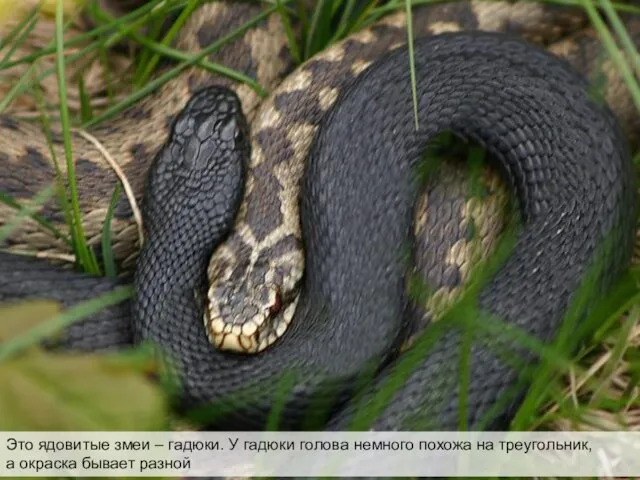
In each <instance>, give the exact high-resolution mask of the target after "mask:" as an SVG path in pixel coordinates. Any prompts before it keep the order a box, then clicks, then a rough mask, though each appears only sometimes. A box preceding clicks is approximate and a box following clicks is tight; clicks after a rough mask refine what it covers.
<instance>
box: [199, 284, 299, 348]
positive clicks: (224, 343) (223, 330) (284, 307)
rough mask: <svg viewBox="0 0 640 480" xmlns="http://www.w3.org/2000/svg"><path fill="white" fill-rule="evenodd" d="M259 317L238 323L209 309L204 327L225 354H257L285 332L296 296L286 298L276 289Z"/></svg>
mask: <svg viewBox="0 0 640 480" xmlns="http://www.w3.org/2000/svg"><path fill="white" fill-rule="evenodd" d="M274 293H275V295H274V296H273V298H272V301H271V302H270V305H269V306H268V307H267V308H266V309H265V310H264V311H263V312H262V313H261V314H258V315H254V316H253V317H251V318H249V319H244V321H242V322H241V323H240V322H233V321H231V322H229V321H225V320H224V319H223V318H222V317H221V316H220V315H216V314H214V312H212V310H211V309H209V311H208V314H205V325H206V327H207V334H208V336H209V341H210V342H211V343H212V344H213V346H214V347H215V348H217V349H218V350H220V351H224V352H232V353H240V354H256V353H260V352H262V351H263V350H265V349H266V348H267V347H269V346H271V345H273V344H274V343H275V342H276V341H277V340H278V339H279V338H281V337H282V336H283V335H284V333H285V332H286V331H287V329H288V327H289V325H290V323H291V320H292V319H293V314H294V313H295V308H296V304H297V301H298V297H297V296H295V295H294V296H293V297H292V298H290V299H289V298H285V297H283V296H282V294H281V293H280V291H279V290H275V291H274Z"/></svg>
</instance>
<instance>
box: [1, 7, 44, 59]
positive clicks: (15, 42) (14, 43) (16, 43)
mask: <svg viewBox="0 0 640 480" xmlns="http://www.w3.org/2000/svg"><path fill="white" fill-rule="evenodd" d="M25 20H27V23H26V25H24V24H23V22H24V20H23V21H22V22H20V24H18V31H19V30H20V29H22V28H23V27H24V29H22V31H20V33H19V35H17V37H16V38H15V39H14V38H11V40H8V42H11V43H8V42H7V43H5V42H6V39H4V41H0V50H2V48H4V45H2V44H3V43H5V44H6V45H11V47H10V48H9V49H8V50H7V53H5V55H4V57H2V60H0V66H1V65H5V64H6V63H7V62H8V61H9V60H10V59H11V57H12V56H13V54H14V53H15V51H16V50H17V49H18V48H19V47H20V46H21V45H22V44H23V43H24V41H25V40H26V39H27V37H28V36H29V34H30V33H31V32H32V31H33V29H34V28H35V26H36V25H37V24H38V10H37V9H34V10H32V12H31V14H30V15H29V16H28V17H26V19H25ZM13 33H14V32H13V31H12V32H11V34H13ZM11 34H9V35H7V38H10V37H11Z"/></svg>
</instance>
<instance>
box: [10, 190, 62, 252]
mask: <svg viewBox="0 0 640 480" xmlns="http://www.w3.org/2000/svg"><path fill="white" fill-rule="evenodd" d="M54 193H55V188H54V186H53V185H49V186H48V187H45V188H43V189H42V190H41V191H39V192H38V193H37V194H36V195H35V197H34V198H33V199H32V200H31V204H30V205H29V206H26V207H23V208H22V209H21V210H19V211H18V214H17V215H16V216H15V217H14V218H13V219H11V220H10V221H8V222H7V223H5V224H4V225H2V226H0V243H2V242H3V241H4V240H5V239H6V238H7V237H8V236H9V235H11V232H13V231H14V230H15V229H16V228H17V227H19V226H20V224H21V223H22V222H23V221H24V220H25V219H27V218H29V217H33V215H34V213H35V212H36V210H38V208H40V207H41V206H42V205H44V204H45V203H47V201H48V200H50V199H51V197H53V195H54Z"/></svg>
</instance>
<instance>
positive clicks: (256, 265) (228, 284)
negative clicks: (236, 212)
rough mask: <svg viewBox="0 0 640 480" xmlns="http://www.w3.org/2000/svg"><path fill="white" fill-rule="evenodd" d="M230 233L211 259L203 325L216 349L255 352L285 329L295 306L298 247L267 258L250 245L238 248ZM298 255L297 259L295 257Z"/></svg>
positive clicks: (299, 261) (299, 267)
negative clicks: (285, 254) (275, 256)
mask: <svg viewBox="0 0 640 480" xmlns="http://www.w3.org/2000/svg"><path fill="white" fill-rule="evenodd" d="M234 235H237V234H232V235H231V237H229V239H228V241H227V242H226V243H225V244H224V245H223V246H222V247H221V248H219V249H218V250H217V251H216V252H215V254H214V255H213V257H212V260H211V263H210V268H209V280H210V288H209V292H208V305H207V308H206V312H205V318H204V321H205V326H206V329H207V333H208V335H209V340H210V342H211V343H212V344H213V345H214V346H215V347H216V348H217V349H219V350H224V351H232V352H237V353H258V352H261V351H262V350H264V349H266V348H267V347H268V346H270V345H272V344H274V343H275V342H276V340H278V339H279V338H280V337H281V336H282V335H284V333H285V331H286V330H287V328H288V326H289V324H290V323H291V320H292V318H293V315H294V313H295V308H296V305H297V299H298V293H299V285H300V280H301V278H302V268H303V264H302V262H303V258H302V255H301V253H298V252H300V250H296V251H295V252H290V254H289V255H287V256H285V257H278V258H271V259H269V260H268V261H265V260H260V259H257V260H256V259H253V258H252V253H253V254H256V253H257V251H258V250H259V249H258V248H254V249H253V250H252V249H250V248H246V246H245V248H238V242H235V241H234ZM296 255H299V256H300V258H293V257H294V256H296Z"/></svg>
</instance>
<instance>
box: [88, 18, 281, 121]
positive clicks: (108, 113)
mask: <svg viewBox="0 0 640 480" xmlns="http://www.w3.org/2000/svg"><path fill="white" fill-rule="evenodd" d="M275 8H276V7H275V6H274V7H271V8H268V9H266V10H265V11H264V12H262V13H261V14H259V15H256V16H255V17H254V18H252V19H251V20H249V21H248V22H247V23H245V24H244V25H243V26H242V27H240V28H238V29H237V30H236V31H234V32H232V33H230V34H229V35H225V36H224V37H222V38H220V39H219V40H217V41H216V42H214V43H212V44H211V45H209V46H208V47H207V48H204V49H203V50H201V51H200V52H198V54H196V55H191V56H189V55H186V54H183V53H181V52H180V53H179V54H178V55H184V56H186V58H185V60H184V61H183V62H182V63H180V64H179V65H178V66H176V67H174V68H173V69H171V70H169V71H167V72H165V73H163V74H161V75H159V76H158V77H156V78H154V79H153V80H151V81H150V82H149V83H148V84H147V85H145V86H144V87H143V88H141V89H139V90H136V91H135V92H134V93H133V94H131V95H129V96H128V97H127V98H125V99H124V100H122V101H121V102H119V103H117V104H116V105H113V106H111V107H110V108H107V109H105V111H104V112H102V113H101V114H100V115H96V116H95V117H94V118H92V119H91V120H90V121H89V122H87V123H86V124H85V125H83V127H84V128H87V127H90V126H92V125H96V124H99V123H100V122H103V121H105V120H106V119H108V118H111V117H112V116H114V115H116V114H118V113H120V112H122V111H123V110H125V109H127V108H128V107H130V106H131V105H133V104H134V103H136V102H137V101H139V100H140V99H141V98H144V97H146V96H147V95H149V94H150V93H152V92H153V91H155V90H156V89H158V88H160V87H161V86H162V85H163V84H164V83H166V82H167V81H169V80H171V79H172V78H174V77H176V76H177V75H179V74H180V72H182V71H183V70H184V69H186V68H188V67H190V66H192V65H195V64H198V62H201V61H202V60H203V59H205V58H206V57H207V56H209V55H210V54H211V53H212V52H215V51H216V50H218V49H219V48H220V47H221V46H222V45H225V44H226V43H228V42H230V41H232V40H233V39H234V38H236V37H238V36H239V35H242V34H243V33H244V32H245V31H247V30H248V29H250V28H251V27H253V26H254V25H256V24H258V23H259V22H261V21H262V20H263V19H264V18H266V17H267V16H269V15H270V14H271V13H273V12H274V11H275ZM165 48H166V47H158V49H162V50H164V49H165ZM174 52H176V51H175V50H173V49H170V51H169V50H167V54H168V55H170V54H173V53H174ZM211 65H212V64H211ZM216 68H217V67H216ZM227 73H232V71H231V72H227Z"/></svg>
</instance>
